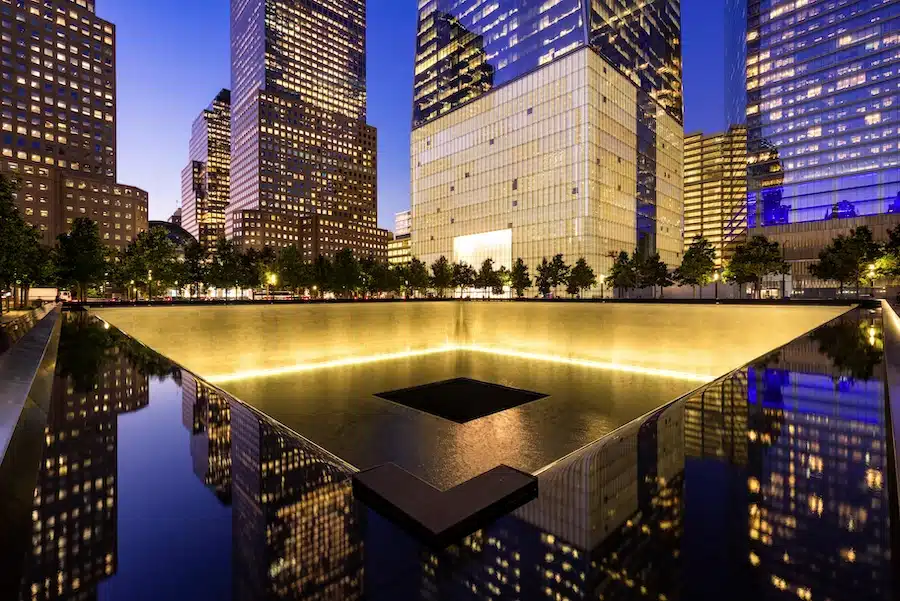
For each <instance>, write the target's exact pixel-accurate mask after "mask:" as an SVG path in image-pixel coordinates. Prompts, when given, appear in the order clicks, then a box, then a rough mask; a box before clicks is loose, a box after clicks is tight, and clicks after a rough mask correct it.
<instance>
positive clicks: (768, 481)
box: [20, 309, 895, 601]
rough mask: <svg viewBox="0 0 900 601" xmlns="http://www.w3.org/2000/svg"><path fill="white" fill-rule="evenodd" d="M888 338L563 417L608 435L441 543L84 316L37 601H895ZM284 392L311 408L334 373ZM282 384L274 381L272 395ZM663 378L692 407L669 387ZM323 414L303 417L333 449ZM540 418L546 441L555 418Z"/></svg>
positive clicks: (29, 571)
mask: <svg viewBox="0 0 900 601" xmlns="http://www.w3.org/2000/svg"><path fill="white" fill-rule="evenodd" d="M881 331H882V330H881V314H880V311H868V310H862V309H858V310H854V311H851V312H850V313H847V314H846V315H844V316H842V317H840V318H838V319H835V320H832V321H830V322H829V323H828V324H826V325H825V326H823V327H820V328H818V329H817V330H815V331H813V332H811V333H809V334H807V335H804V336H801V337H800V338H799V339H797V340H795V341H793V342H791V343H790V344H788V345H787V346H784V347H782V348H779V349H778V350H776V351H773V352H771V353H769V354H767V355H765V356H764V357H763V358H761V359H758V360H756V361H754V362H752V363H750V364H748V365H745V366H743V367H741V368H740V369H737V370H736V371H734V372H733V373H730V374H729V375H728V376H726V377H723V378H721V379H719V380H716V381H715V382H713V383H712V384H710V385H709V386H707V387H705V388H703V389H701V390H698V391H696V392H695V393H692V394H690V395H688V396H687V397H686V398H683V399H681V400H678V401H676V402H674V403H669V404H666V405H664V406H662V407H660V408H658V409H655V408H656V407H659V404H660V403H658V402H656V401H653V400H649V399H648V400H647V401H646V402H647V409H648V410H649V411H650V412H649V413H647V414H645V415H643V417H641V418H640V419H637V420H634V421H629V418H628V417H627V416H624V417H622V418H621V419H620V420H617V419H614V418H612V417H609V415H608V412H607V413H604V411H607V410H606V409H598V410H597V411H596V412H594V413H592V412H591V411H590V410H585V412H586V413H585V415H586V417H581V418H578V419H571V420H566V419H565V418H563V417H560V418H559V419H561V420H563V422H564V423H563V424H555V425H554V427H553V431H558V430H561V429H564V428H560V426H561V425H571V427H572V428H573V429H577V428H585V429H587V430H590V428H591V427H594V426H592V425H591V424H593V421H596V422H597V423H600V422H602V421H603V420H607V421H608V422H609V424H608V425H607V426H604V427H599V426H598V427H597V430H596V432H598V433H599V434H600V435H602V434H604V433H608V435H607V436H603V437H598V438H599V439H597V440H594V441H593V442H591V443H590V444H587V445H586V446H583V447H581V448H580V449H579V450H577V451H576V452H574V453H571V454H569V455H567V456H565V457H563V458H554V459H557V460H556V461H553V462H552V463H550V465H548V466H546V467H542V468H541V467H540V466H538V467H539V468H540V469H538V470H537V473H538V479H539V496H538V499H537V500H535V501H533V502H531V503H529V504H527V505H525V506H523V507H521V508H520V509H518V510H516V511H514V512H513V513H512V514H510V515H507V516H505V517H503V518H501V519H499V520H497V521H496V522H494V523H493V524H491V525H489V526H487V527H485V528H483V529H481V530H478V531H476V532H474V533H473V534H471V535H470V536H467V537H466V538H465V539H464V540H461V541H459V543H458V544H455V545H452V546H450V547H448V548H446V549H433V548H429V547H426V546H423V545H422V544H420V543H418V542H417V541H416V540H414V539H412V538H410V537H409V536H408V535H406V534H405V533H403V532H402V531H400V530H399V529H398V528H397V527H395V526H394V525H393V524H392V523H390V522H389V521H388V520H386V519H384V518H382V517H381V516H379V515H378V514H377V513H375V512H374V511H372V510H370V509H368V508H367V507H365V506H364V505H363V504H362V503H361V502H359V501H356V500H355V499H354V498H353V493H352V487H351V476H352V474H353V473H354V465H351V463H353V462H350V463H348V462H346V461H345V459H346V458H343V459H342V458H339V457H338V455H340V453H338V454H337V455H334V454H332V452H333V451H334V449H332V448H329V447H328V446H327V444H325V445H323V446H325V447H326V448H328V450H325V448H322V447H321V446H318V445H317V444H314V442H311V441H310V440H307V439H305V438H302V437H300V436H298V435H297V434H296V433H294V432H293V431H291V430H289V429H288V428H287V427H285V426H283V425H281V424H279V423H278V422H275V421H273V420H272V419H270V418H268V417H266V416H264V415H263V414H262V413H260V412H258V411H257V410H255V409H253V408H251V407H250V406H248V405H246V404H244V403H243V402H241V401H239V400H237V399H235V398H234V397H232V396H230V395H229V394H228V393H225V392H223V391H222V390H221V389H219V388H216V387H214V386H213V385H210V384H207V383H206V382H205V381H204V380H202V379H201V378H198V377H196V376H195V375H193V374H192V373H191V372H189V371H186V370H184V369H182V368H180V367H178V366H176V365H175V364H173V363H171V362H169V361H168V360H166V359H164V358H162V357H161V356H160V355H157V354H156V353H154V352H153V351H150V350H149V349H147V347H144V346H143V345H140V344H138V343H136V342H135V341H134V340H132V339H130V338H128V337H127V336H125V335H123V334H121V333H120V332H119V331H118V330H117V329H116V328H115V327H108V326H106V324H104V322H102V321H100V320H98V319H96V318H93V317H91V316H89V315H87V314H75V313H73V314H67V315H66V316H65V322H64V325H63V330H62V336H61V339H60V350H59V360H58V366H57V374H56V379H55V384H54V390H53V407H52V411H51V415H50V419H49V422H48V425H47V431H46V436H45V449H44V457H43V461H42V464H41V472H40V475H39V478H38V483H37V487H36V490H35V502H34V511H33V514H32V524H31V526H32V539H31V541H30V548H29V549H26V550H25V552H26V553H27V556H26V557H27V559H26V565H25V568H24V573H23V577H22V584H21V588H20V598H21V599H22V600H23V601H24V600H28V599H72V600H74V599H102V600H107V601H120V600H121V601H125V600H128V601H131V600H135V599H148V600H150V599H153V600H159V599H175V600H179V599H185V600H188V599H190V600H207V599H208V600H216V601H219V600H227V599H235V600H251V599H298V600H300V599H302V600H312V599H316V600H325V599H329V600H330V599H333V600H343V599H378V600H381V599H385V600H388V599H391V600H394V599H431V600H434V599H472V600H475V599H527V600H530V599H548V598H550V599H563V598H567V599H654V600H660V601H664V600H675V599H684V600H691V601H693V600H697V599H701V600H702V599H740V600H742V599H747V600H750V599H754V600H756V599H772V600H778V599H798V598H799V599H811V600H812V599H830V600H831V601H842V600H845V599H846V600H852V601H860V600H867V599H873V600H875V599H877V600H882V599H884V600H887V599H891V598H894V591H895V585H894V582H893V579H892V572H891V570H892V558H891V519H890V511H891V510H890V507H891V501H892V499H890V495H889V488H888V479H889V477H891V475H890V474H889V473H888V462H887V452H888V443H887V431H886V427H887V424H886V419H885V386H884V366H883V357H882V346H881V345H882V342H881V340H882V337H881V336H882V334H881ZM495 359H496V361H497V363H492V362H493V361H494V359H491V361H489V362H487V363H484V362H483V361H480V360H477V361H476V360H474V359H473V358H472V357H471V356H465V355H461V356H458V355H451V354H442V355H435V356H429V357H419V358H415V359H408V360H407V359H404V360H403V361H410V363H405V364H404V365H402V366H400V367H399V368H394V369H392V368H390V367H389V365H388V363H384V364H383V365H382V367H383V369H382V371H380V372H377V375H373V373H375V372H366V374H363V373H362V372H360V376H359V378H351V379H350V383H349V384H348V383H346V382H327V386H329V387H336V388H328V390H329V391H332V392H336V391H344V392H346V391H347V390H351V389H353V387H354V386H356V385H357V384H355V383H354V382H357V381H365V380H366V379H369V380H370V382H369V383H368V384H371V385H372V386H375V387H376V388H379V391H381V390H387V389H390V388H391V387H401V386H406V385H414V384H415V383H416V380H415V378H416V377H417V376H415V375H409V374H416V373H418V372H419V371H428V372H429V374H431V371H432V370H435V371H434V374H431V375H435V374H437V372H438V371H441V370H444V369H450V367H452V368H453V370H458V369H459V368H460V365H462V366H464V367H465V369H467V370H471V371H470V372H468V373H470V374H471V376H472V377H481V378H488V377H489V376H490V374H485V373H482V372H479V371H478V370H498V373H507V366H506V365H505V364H504V363H503V361H504V360H505V359H504V358H503V357H496V358H495ZM419 361H424V362H425V363H419ZM434 362H436V363H434ZM460 362H461V363H460ZM448 365H449V367H448ZM557 367H558V368H559V369H560V370H561V371H559V372H558V373H556V372H555V371H554V370H555V369H556V368H557ZM379 369H381V368H379ZM524 371H525V372H527V374H526V375H523V376H522V378H524V379H522V380H509V381H508V384H509V385H510V386H516V387H522V388H525V389H528V390H534V391H537V392H547V391H546V390H542V389H543V388H550V387H553V388H554V389H555V390H561V389H566V388H565V387H566V386H570V387H571V388H572V391H577V390H578V389H579V387H581V386H588V385H589V384H590V383H591V382H592V381H594V380H595V379H596V378H602V377H618V376H616V375H615V374H611V373H610V372H608V371H607V372H602V370H599V371H597V372H596V373H594V372H592V373H589V374H579V373H578V369H576V368H575V366H571V365H557V366H556V367H554V368H553V369H549V368H545V367H540V368H538V367H535V368H534V369H527V370H524ZM601 372H602V374H601ZM441 373H443V372H441ZM404 374H405V375H404ZM631 376H635V377H637V376H638V374H630V375H629V377H631ZM287 378H288V380H289V386H290V387H291V388H293V389H295V391H296V394H297V395H298V396H299V395H302V394H304V390H305V389H307V388H308V389H310V390H314V389H318V387H319V386H322V385H325V384H322V383H321V382H318V383H317V382H316V381H315V380H316V379H317V378H326V379H327V376H323V375H322V373H321V372H316V373H315V374H313V373H307V374H292V375H289V376H287ZM305 378H312V379H313V380H312V381H307V380H305ZM529 378H531V379H529ZM429 379H431V378H430V376H429ZM270 380H271V379H269V378H263V379H260V380H258V381H256V383H255V384H253V385H254V386H257V387H259V389H258V390H257V391H256V392H255V393H254V394H258V395H259V396H258V398H260V399H263V398H265V397H267V396H268V392H267V390H266V387H267V386H269V385H270V384H269V382H270ZM271 381H273V382H274V380H271ZM368 384H367V386H368ZM657 385H659V386H661V387H665V386H668V387H669V389H670V392H672V394H671V395H670V396H669V398H674V397H676V396H677V395H678V391H677V390H676V388H675V387H673V384H672V380H667V381H666V382H664V383H662V384H657V383H655V382H653V383H652V386H657ZM646 386H647V383H646V382H640V381H638V382H637V383H636V384H635V388H636V389H638V390H645V387H646ZM652 386H651V388H652ZM683 386H685V387H686V390H691V389H693V388H694V387H696V386H697V384H696V383H685V384H683ZM348 387H349V388H348ZM617 388H618V387H617ZM625 388H629V386H625ZM566 390H568V389H566ZM572 395H573V396H572V398H576V395H575V392H572ZM636 396H641V395H640V394H638V395H636ZM544 400H548V399H542V400H537V401H533V402H532V403H529V404H527V405H522V406H520V407H516V408H514V409H509V410H507V411H504V412H501V413H497V414H494V415H495V416H504V414H507V413H509V415H510V416H512V415H517V417H516V418H515V419H517V420H525V419H526V416H525V415H523V414H522V413H521V412H520V413H519V414H516V413H515V412H516V411H518V410H521V409H522V408H523V407H538V406H539V404H540V403H541V402H543V401H544ZM276 401H277V399H276ZM308 402H309V403H310V404H311V406H312V405H315V403H316V402H318V401H316V400H315V399H312V400H309V401H308ZM383 402H384V403H389V402H388V401H383ZM573 402H574V401H573ZM627 402H628V403H629V404H633V403H635V402H638V401H636V400H635V398H629V399H628V401H627ZM654 403H656V404H654ZM613 405H616V403H613ZM304 406H305V405H304ZM403 409H404V411H413V410H411V409H408V408H403ZM329 411H331V410H329ZM510 412H513V413H510ZM388 413H390V412H388ZM642 413H644V411H642V410H641V408H637V409H635V413H634V417H638V416H640V415H641V414H642ZM325 415H326V416H327V415H330V413H329V412H325ZM321 417H322V411H321V410H316V409H314V408H313V409H310V410H309V412H308V415H306V416H305V417H304V421H306V420H308V421H309V423H310V424H311V425H310V430H309V432H310V433H311V438H313V439H314V436H312V434H314V433H315V432H316V431H317V428H316V427H315V424H316V423H317V420H319V419H320V418H321ZM426 417H428V418H429V419H434V420H439V419H440V418H437V417H434V416H428V415H426ZM491 417H494V416H488V417H487V418H481V419H479V420H474V421H472V422H468V424H463V425H469V424H476V423H477V422H479V421H482V420H485V419H488V420H489V419H490V418H491ZM510 419H513V418H512V417H510ZM530 419H531V420H532V427H533V428H534V429H533V430H532V435H533V436H535V437H540V436H541V435H542V432H543V431H542V429H541V428H542V427H545V424H543V423H541V422H542V421H545V420H546V419H549V418H547V417H546V416H542V415H540V414H539V415H533V416H531V418H530ZM592 420H593V421H592ZM364 421H365V423H366V425H367V426H369V427H371V430H370V431H366V432H362V430H366V429H364V428H359V427H351V426H346V427H345V429H344V430H343V431H342V432H343V436H344V437H346V438H353V437H361V436H370V437H371V438H372V439H373V441H381V442H382V444H383V446H384V447H387V448H391V447H392V446H404V445H405V446H406V447H407V448H414V447H416V448H417V447H419V446H426V448H428V449H429V450H428V451H427V453H426V452H423V456H425V455H427V454H429V453H433V454H435V455H441V454H443V455H452V454H454V453H456V452H457V448H456V447H454V446H452V444H449V442H448V441H443V442H436V441H429V440H425V439H422V440H407V439H404V435H405V434H408V432H406V433H404V431H403V430H402V428H400V427H399V426H396V425H393V424H392V423H391V420H390V419H386V418H383V419H382V420H381V421H380V422H379V418H377V417H372V416H369V418H368V419H367V420H364ZM570 422H571V423H570ZM619 422H621V423H624V424H625V425H624V426H622V427H618V428H617V427H616V426H617V424H618V423H619ZM379 424H381V425H379ZM583 424H588V426H584V425H583ZM454 425H459V424H454ZM398 428H400V429H398ZM321 430H323V431H324V430H325V428H324V427H323V428H321ZM338 431H340V429H338ZM590 431H591V432H593V430H590ZM490 435H491V434H490V433H486V432H477V433H473V437H476V438H477V437H482V438H487V437H488V436H490ZM329 440H330V439H329ZM489 442H490V441H489ZM328 444H331V442H328ZM478 444H484V445H485V448H487V447H489V446H491V445H490V444H487V443H481V442H478ZM504 444H507V441H502V440H496V441H495V442H494V444H493V446H503V445H504ZM429 445H430V446H429ZM377 447H378V445H375V444H374V443H373V444H372V445H371V447H366V448H373V449H376V448H377ZM329 451H331V452H329ZM379 452H380V451H379ZM517 453H518V451H516V453H514V454H517ZM522 453H525V454H527V449H526V450H522ZM464 463H465V462H464ZM538 463H540V462H538ZM548 463H549V462H548ZM536 469H537V468H536Z"/></svg>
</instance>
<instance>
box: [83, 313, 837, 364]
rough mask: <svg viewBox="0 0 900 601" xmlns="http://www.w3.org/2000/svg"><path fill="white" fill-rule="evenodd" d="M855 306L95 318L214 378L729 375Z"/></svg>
mask: <svg viewBox="0 0 900 601" xmlns="http://www.w3.org/2000/svg"><path fill="white" fill-rule="evenodd" d="M844 310H845V308H843V307H810V306H798V307H775V306H731V305H665V304H614V303H607V304H596V303H564V302H560V303H483V302H463V301H455V302H449V301H448V302H428V303H416V302H409V303H403V302H396V303H360V304H337V305H327V304H326V305H283V306H271V305H258V306H246V305H245V306H214V307H153V308H112V309H97V310H96V311H95V312H96V313H97V315H99V316H100V317H101V318H103V319H105V320H108V321H109V322H110V323H112V324H113V325H115V326H117V327H119V328H121V329H122V330H124V331H125V332H127V333H128V334H131V335H132V336H134V337H136V338H138V339H139V340H141V341H142V342H144V343H145V344H147V345H149V346H151V347H153V348H154V349H156V350H157V351H159V352H160V353H162V354H163V355H166V356H168V357H169V358H171V359H173V360H174V361H176V362H178V363H180V364H182V365H183V366H184V367H186V368H187V369H190V370H192V371H195V372H197V373H198V374H200V375H201V376H204V377H214V376H222V375H228V374H234V373H236V372H244V371H249V370H261V369H273V368H285V367H289V366H295V365H304V364H310V363H319V362H324V361H334V360H338V359H342V358H347V357H357V358H358V357H371V356H373V355H382V354H387V353H400V352H404V351H409V350H418V351H421V350H426V349H436V348H440V347H448V346H449V347H451V348H452V347H454V346H468V347H472V346H474V347H478V348H480V349H485V350H489V349H496V350H500V351H503V352H508V353H533V354H536V355H542V356H547V357H552V358H556V359H577V360H588V361H594V362H609V363H612V364H615V365H622V366H626V367H627V366H631V367H635V368H642V369H657V370H674V371H678V372H684V373H688V374H696V375H699V376H718V375H721V374H723V373H725V372H727V371H728V370H730V369H734V368H736V367H739V366H741V365H743V364H745V363H747V362H749V361H751V360H753V359H755V358H756V357H758V356H760V355H762V354H764V353H765V352H767V351H769V350H771V349H772V348H773V347H776V346H779V345H781V344H784V343H787V342H789V341H790V340H792V339H793V338H796V337H797V336H799V335H801V334H803V333H804V332H806V331H808V330H810V329H811V328H813V327H815V326H817V325H819V324H821V323H823V322H825V321H827V320H829V319H831V318H833V317H835V316H836V315H838V314H840V313H842V312H843V311H844ZM615 365H613V367H615ZM336 373H339V372H336Z"/></svg>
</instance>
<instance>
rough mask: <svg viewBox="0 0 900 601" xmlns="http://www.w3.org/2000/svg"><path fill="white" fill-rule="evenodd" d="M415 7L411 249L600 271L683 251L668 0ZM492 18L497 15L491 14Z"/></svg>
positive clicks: (674, 30)
mask: <svg viewBox="0 0 900 601" xmlns="http://www.w3.org/2000/svg"><path fill="white" fill-rule="evenodd" d="M482 4H484V3H483V2H481V1H480V0H429V1H427V2H421V3H420V9H419V28H418V31H419V35H418V41H417V56H416V72H415V80H414V86H415V89H414V107H413V128H414V129H413V133H412V143H411V171H412V233H411V252H412V254H413V255H414V256H416V257H418V258H420V259H422V260H423V261H425V262H426V264H427V263H431V262H433V261H434V260H436V259H438V258H439V257H440V256H441V255H444V256H446V257H447V258H448V259H451V260H453V261H465V262H466V263H469V264H473V265H480V264H481V262H482V261H483V260H484V259H486V258H491V259H493V260H494V263H495V266H498V267H499V266H505V267H507V268H510V267H511V266H512V262H513V261H514V260H515V259H516V258H518V257H521V258H522V259H524V260H525V262H526V263H528V264H529V265H531V266H534V265H535V264H537V263H538V262H540V260H541V259H542V258H543V257H552V256H553V255H555V254H557V253H563V254H564V255H565V256H566V258H567V260H569V261H570V262H572V261H574V260H575V259H576V258H578V257H585V258H586V259H587V261H588V263H589V264H590V265H592V266H593V267H594V269H595V270H598V269H599V271H598V273H603V272H605V271H606V270H608V269H609V267H610V266H611V264H612V258H611V256H610V255H611V254H612V253H615V254H618V252H619V251H621V250H626V251H629V252H630V251H632V250H634V249H636V248H641V249H643V250H646V251H648V252H657V251H658V252H659V253H660V255H661V258H662V260H664V261H666V262H667V263H669V264H671V265H677V264H678V263H679V262H680V258H681V253H682V250H683V249H682V246H683V242H682V209H683V207H682V143H683V137H684V134H683V129H682V125H681V121H682V114H681V60H680V13H679V3H678V2H677V1H674V0H672V1H657V2H650V3H645V4H642V5H640V6H635V7H633V8H630V9H626V10H623V9H622V7H621V6H618V4H619V3H618V2H611V1H609V2H607V1H602V2H597V1H594V2H591V3H588V2H583V1H581V0H563V1H560V2H555V3H545V2H538V1H535V0H518V1H516V2H509V3H505V4H504V8H503V9H501V10H502V11H503V12H502V14H497V13H496V11H489V10H480V9H479V7H481V5H482ZM501 17H502V18H501Z"/></svg>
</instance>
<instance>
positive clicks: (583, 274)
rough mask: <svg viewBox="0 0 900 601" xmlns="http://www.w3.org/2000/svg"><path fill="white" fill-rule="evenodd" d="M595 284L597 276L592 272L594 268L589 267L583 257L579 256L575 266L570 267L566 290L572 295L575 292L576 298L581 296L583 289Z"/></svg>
mask: <svg viewBox="0 0 900 601" xmlns="http://www.w3.org/2000/svg"><path fill="white" fill-rule="evenodd" d="M596 285H597V276H596V275H595V274H594V270H593V269H591V267H590V265H588V263H587V261H586V260H585V258H584V257H581V258H579V259H578V260H577V261H575V266H574V267H572V271H571V273H570V274H569V279H568V282H567V285H566V292H568V293H569V294H572V295H575V294H577V295H578V298H581V292H582V291H583V290H585V289H587V288H592V287H593V286H596Z"/></svg>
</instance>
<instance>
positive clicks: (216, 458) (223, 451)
mask: <svg viewBox="0 0 900 601" xmlns="http://www.w3.org/2000/svg"><path fill="white" fill-rule="evenodd" d="M181 395H182V404H181V410H182V423H183V424H184V427H185V428H187V429H188V431H189V432H190V433H191V442H190V445H191V458H192V460H193V465H194V473H195V474H196V475H197V477H198V478H200V480H201V481H202V482H203V483H204V484H205V485H206V486H207V487H209V489H210V490H212V491H213V493H214V494H215V495H216V497H218V498H219V500H221V501H222V502H223V503H225V504H230V503H231V407H230V403H231V400H230V399H228V398H227V397H226V396H225V395H224V394H222V393H221V392H220V391H218V390H216V389H214V388H212V387H210V386H207V385H205V384H203V383H202V382H198V381H197V379H196V378H195V377H194V376H193V374H191V373H190V372H188V371H186V370H182V371H181Z"/></svg>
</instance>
